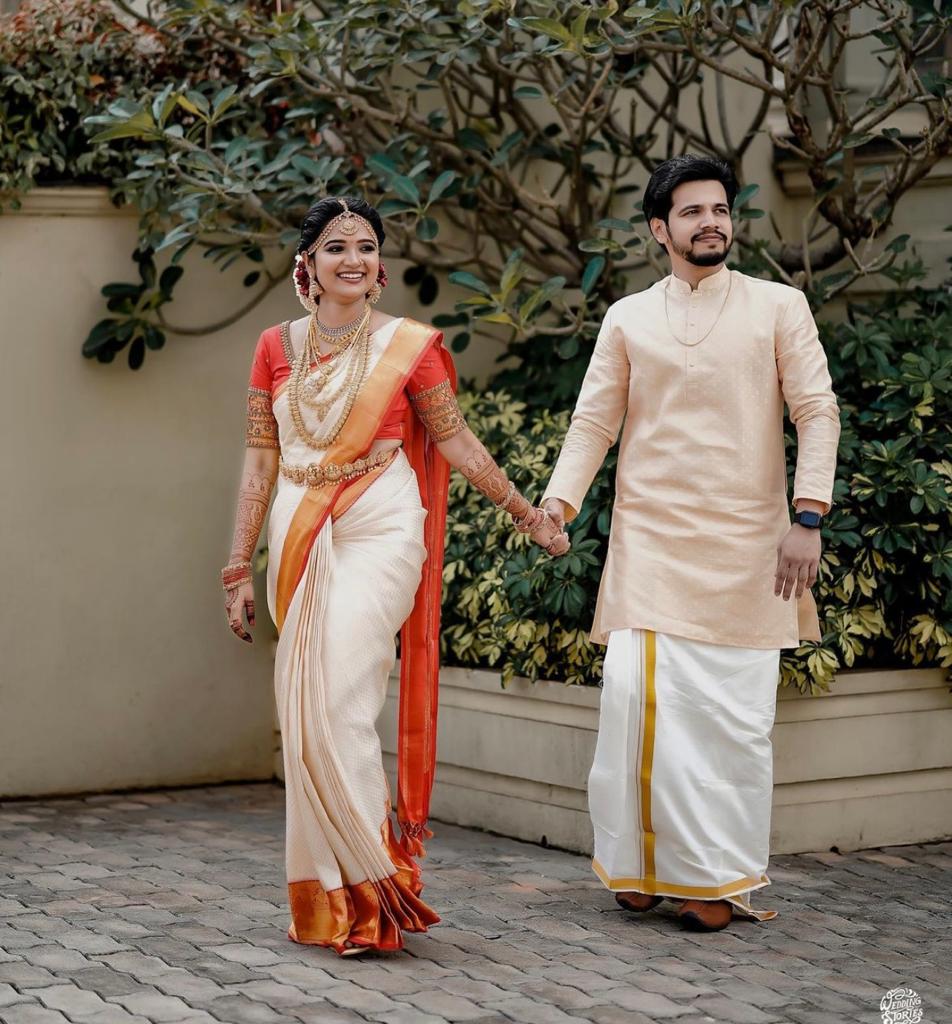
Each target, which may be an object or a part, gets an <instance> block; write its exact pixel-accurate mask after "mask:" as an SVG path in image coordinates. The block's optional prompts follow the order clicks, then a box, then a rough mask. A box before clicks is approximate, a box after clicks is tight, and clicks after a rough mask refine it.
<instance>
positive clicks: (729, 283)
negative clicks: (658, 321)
mask: <svg viewBox="0 0 952 1024" xmlns="http://www.w3.org/2000/svg"><path fill="white" fill-rule="evenodd" d="M728 274H730V271H728ZM671 276H672V277H673V276H674V275H673V274H672V275H671ZM669 285H670V282H669ZM669 285H667V286H665V289H664V318H665V320H666V321H667V324H668V330H669V331H670V332H671V337H672V338H674V340H675V341H676V342H677V343H678V344H679V345H683V346H684V347H685V348H694V347H695V345H700V344H701V342H702V341H704V339H705V338H706V337H707V336H708V334H710V333H711V331H713V330H714V328H715V327H716V326H717V322H718V321H719V320H720V318H721V314H722V313H723V312H724V310H725V309H726V308H727V300H728V299H729V298H730V297H731V288H732V287H733V286H734V277H733V275H731V276H730V277H728V279H727V293H726V294H725V296H724V301H723V302H722V303H721V308H720V310H719V311H718V314H717V316H716V317H715V318H714V323H712V324H711V326H710V328H709V329H708V331H707V332H706V333H705V334H704V335H703V336H702V337H700V338H698V339H697V341H682V340H681V339H680V338H679V337H678V336H677V335H676V334H675V333H674V328H673V327H672V326H671V317H670V316H668V287H669Z"/></svg>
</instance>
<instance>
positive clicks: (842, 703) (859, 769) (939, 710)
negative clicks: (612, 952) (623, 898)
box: [378, 668, 952, 853]
mask: <svg viewBox="0 0 952 1024" xmlns="http://www.w3.org/2000/svg"><path fill="white" fill-rule="evenodd" d="M600 693H601V691H600V690H597V689H594V688H581V687H567V686H564V685H563V684H562V683H535V684H533V683H527V682H520V681H515V682H513V683H510V684H509V686H508V687H507V688H506V689H503V688H502V687H501V685H500V679H499V676H498V674H495V673H492V672H479V671H470V670H464V669H454V668H449V669H444V670H443V672H442V674H441V694H440V730H439V743H438V758H439V763H438V766H437V772H436V778H437V782H436V787H435V789H434V794H433V805H432V816H433V817H434V818H436V819H438V820H441V821H447V822H452V823H454V824H459V825H471V826H477V827H479V828H485V829H488V830H490V831H493V832H499V833H501V834H503V835H507V836H514V837H516V838H518V839H526V840H529V841H531V842H546V843H549V844H551V845H553V846H560V847H564V848H566V849H569V850H577V851H580V852H584V853H590V852H591V842H592V839H591V827H590V824H589V820H588V811H587V805H586V796H585V785H586V779H587V776H588V770H589V766H590V765H591V762H592V757H593V754H594V750H595V734H596V730H597V727H598V702H599V696H600ZM396 694H397V684H396V681H395V680H394V681H392V685H391V694H390V699H389V700H388V702H387V707H386V709H385V710H384V713H383V715H382V716H381V719H380V722H379V723H378V725H379V729H380V735H381V739H382V741H383V748H384V751H385V752H386V753H385V760H386V763H387V767H388V770H390V771H391V772H392V771H393V769H394V766H395V758H394V756H393V752H394V751H395V750H396V745H395V739H396ZM773 740H774V754H775V791H774V813H773V827H772V849H773V851H774V852H775V853H800V852H805V851H810V850H825V849H829V848H830V847H833V846H836V847H838V848H839V849H844V850H845V849H856V848H859V847H870V846H879V845H890V844H899V843H916V842H925V841H928V840H933V839H944V838H947V837H949V836H952V695H950V693H949V687H948V685H947V684H946V683H945V682H944V673H943V672H942V671H941V670H931V669H930V670H910V671H894V672H870V671H860V672H850V673H845V674H843V675H842V676H840V677H839V678H838V679H837V681H836V683H835V685H834V692H833V693H832V694H829V695H826V696H822V697H801V696H800V695H799V694H791V693H788V692H787V691H781V696H780V700H779V704H778V711H777V724H776V727H775V729H774V734H773Z"/></svg>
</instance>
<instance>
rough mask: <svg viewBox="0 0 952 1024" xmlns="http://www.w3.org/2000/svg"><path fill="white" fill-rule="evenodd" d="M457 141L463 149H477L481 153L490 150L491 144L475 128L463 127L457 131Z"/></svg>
mask: <svg viewBox="0 0 952 1024" xmlns="http://www.w3.org/2000/svg"><path fill="white" fill-rule="evenodd" d="M456 141H457V142H458V143H459V145H460V146H462V147H463V149H472V150H477V151H479V152H481V153H488V152H489V145H488V143H487V142H486V140H485V139H484V138H483V137H482V135H480V134H479V132H478V131H476V130H475V129H473V128H461V129H460V130H459V131H458V132H457V133H456Z"/></svg>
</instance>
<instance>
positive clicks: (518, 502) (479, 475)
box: [459, 442, 532, 519]
mask: <svg viewBox="0 0 952 1024" xmlns="http://www.w3.org/2000/svg"><path fill="white" fill-rule="evenodd" d="M459 471H460V472H461V473H462V474H463V476H465V477H466V479H467V480H468V481H469V482H470V483H471V484H472V485H473V487H475V488H476V490H477V491H481V492H482V493H483V494H485V495H486V497H487V498H489V500H490V501H491V502H492V503H493V504H494V505H495V506H497V508H501V509H503V510H504V511H506V512H508V513H509V514H510V515H511V516H513V517H516V518H519V519H521V518H522V517H524V516H525V514H526V513H527V512H528V511H529V509H530V508H531V507H532V506H531V505H530V504H529V502H528V501H526V499H525V498H524V497H523V496H522V495H521V494H520V493H519V491H517V490H516V487H515V484H512V483H510V481H509V477H507V476H506V471H505V470H504V469H503V468H502V467H501V466H500V465H498V463H497V462H496V460H495V459H494V458H493V457H492V456H491V455H490V454H489V452H488V451H487V450H486V446H485V445H483V444H482V443H480V442H477V443H476V447H475V448H474V449H473V451H472V454H471V455H470V456H469V458H468V459H467V460H466V461H465V462H464V463H463V465H462V466H460V467H459Z"/></svg>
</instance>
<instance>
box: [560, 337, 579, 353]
mask: <svg viewBox="0 0 952 1024" xmlns="http://www.w3.org/2000/svg"><path fill="white" fill-rule="evenodd" d="M557 351H558V353H559V355H560V356H561V357H562V358H563V359H572V358H573V357H574V356H577V355H578V353H579V343H578V338H576V337H575V335H574V334H570V335H569V336H568V337H567V338H563V339H562V340H561V341H560V342H559V344H558V347H557Z"/></svg>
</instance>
